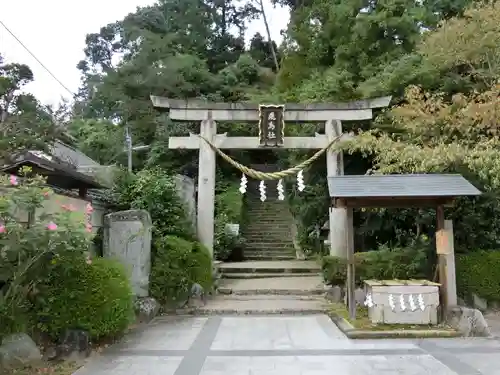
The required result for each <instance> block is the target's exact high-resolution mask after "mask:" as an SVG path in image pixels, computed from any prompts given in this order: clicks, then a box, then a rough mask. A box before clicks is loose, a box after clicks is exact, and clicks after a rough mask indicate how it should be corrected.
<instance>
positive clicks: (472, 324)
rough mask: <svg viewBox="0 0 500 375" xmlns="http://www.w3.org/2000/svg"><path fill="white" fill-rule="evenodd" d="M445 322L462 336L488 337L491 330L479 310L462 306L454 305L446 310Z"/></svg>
mask: <svg viewBox="0 0 500 375" xmlns="http://www.w3.org/2000/svg"><path fill="white" fill-rule="evenodd" d="M446 321H447V323H448V324H449V325H450V326H451V327H453V328H455V329H456V330H458V331H459V332H460V333H462V335H463V336H464V337H489V336H491V330H490V328H489V327H488V323H487V322H486V320H485V319H484V316H483V314H482V313H481V311H479V310H477V309H471V308H469V307H464V306H455V307H452V308H451V309H450V311H448V313H447V316H446Z"/></svg>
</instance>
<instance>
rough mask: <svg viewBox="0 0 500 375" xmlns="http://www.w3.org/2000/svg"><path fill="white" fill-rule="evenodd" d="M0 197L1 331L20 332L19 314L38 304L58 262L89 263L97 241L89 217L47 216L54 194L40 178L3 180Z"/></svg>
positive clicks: (69, 211) (64, 212) (65, 210)
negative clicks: (67, 259)
mask: <svg viewBox="0 0 500 375" xmlns="http://www.w3.org/2000/svg"><path fill="white" fill-rule="evenodd" d="M23 172H24V173H25V174H26V175H28V172H29V170H28V169H25V170H24V171H23ZM0 191H1V193H0V331H1V330H3V331H4V332H5V331H12V330H15V329H18V328H17V327H15V325H16V324H17V322H16V321H15V319H13V318H14V317H18V316H19V312H18V311H16V309H19V308H20V307H23V306H24V305H25V304H26V303H27V302H28V301H29V300H30V299H32V298H36V296H37V294H38V291H39V289H40V287H41V285H42V284H43V281H44V277H45V275H47V274H48V273H49V272H50V270H51V268H53V267H55V266H56V265H57V263H58V259H60V258H61V257H63V256H68V255H71V256H75V257H78V258H81V262H82V263H84V264H86V265H89V263H91V260H90V258H89V256H88V254H89V250H90V246H91V244H92V237H93V235H92V233H91V231H89V229H88V218H87V216H86V213H80V212H77V211H75V210H74V208H73V207H69V206H62V207H61V209H60V210H56V211H57V212H55V213H52V214H44V213H43V210H42V208H43V207H44V204H45V202H46V201H47V200H48V199H51V197H52V196H53V191H52V190H51V189H50V188H48V187H47V186H46V185H45V181H44V179H43V178H42V177H38V176H37V177H25V178H18V177H16V176H13V175H12V176H0ZM88 210H89V209H88ZM88 210H87V211H88ZM89 266H90V265H89ZM9 319H10V320H9ZM0 333H1V332H0Z"/></svg>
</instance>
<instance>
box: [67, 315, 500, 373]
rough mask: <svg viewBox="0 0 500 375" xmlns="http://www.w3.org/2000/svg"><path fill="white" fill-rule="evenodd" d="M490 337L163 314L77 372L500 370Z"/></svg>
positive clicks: (323, 319) (315, 320)
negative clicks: (351, 335) (360, 331)
mask: <svg viewBox="0 0 500 375" xmlns="http://www.w3.org/2000/svg"><path fill="white" fill-rule="evenodd" d="M499 350H500V343H499V341H498V340H494V339H488V338H475V339H469V338H458V339H456V338H454V339H419V340H408V339H403V340H349V339H347V338H346V337H345V336H344V335H343V334H342V332H340V330H339V329H338V328H337V327H336V326H335V325H334V324H333V323H332V322H331V320H330V319H329V318H328V317H327V316H326V315H322V314H318V315H310V316H213V317H192V316H177V317H160V318H157V319H155V320H154V321H153V322H152V324H150V325H148V326H146V328H145V329H144V330H143V331H142V332H137V333H135V334H132V335H130V336H129V337H128V338H127V340H124V341H123V342H122V343H119V344H116V345H114V346H112V347H111V348H110V349H109V350H106V351H105V352H104V353H103V354H102V355H101V356H100V357H97V358H96V359H93V360H92V361H91V362H89V363H88V364H87V365H86V366H85V367H84V368H82V369H80V370H78V371H77V372H76V373H75V374H76V375H125V374H126V375H139V374H140V375H149V374H151V375H153V374H155V375H156V374H162V375H163V374H166V375H200V374H201V375H228V374H231V375H255V374H259V375H260V374H263V375H283V374H287V375H290V374H291V375H327V374H328V375H331V374H332V373H336V374H339V375H340V374H341V375H343V374H349V375H388V374H391V375H396V374H405V375H429V374H436V375H500V356H499V355H498V354H499V353H500V351H499Z"/></svg>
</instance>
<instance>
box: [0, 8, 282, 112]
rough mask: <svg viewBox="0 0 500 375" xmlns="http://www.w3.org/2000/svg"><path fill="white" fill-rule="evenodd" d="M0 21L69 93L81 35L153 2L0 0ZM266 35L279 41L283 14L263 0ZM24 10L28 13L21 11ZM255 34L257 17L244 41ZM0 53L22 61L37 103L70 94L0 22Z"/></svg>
mask: <svg viewBox="0 0 500 375" xmlns="http://www.w3.org/2000/svg"><path fill="white" fill-rule="evenodd" d="M2 3H3V4H2V11H1V13H0V21H2V22H3V23H4V24H5V25H6V26H7V27H8V28H9V29H10V31H12V33H14V35H15V36H16V37H17V38H18V39H19V40H20V41H21V42H22V43H24V45H25V46H26V47H27V48H28V49H29V50H30V51H31V52H32V53H33V54H34V55H35V56H36V57H37V58H38V59H39V60H40V61H41V62H42V63H43V64H44V65H45V66H46V67H47V68H48V69H49V70H50V71H51V72H52V73H53V74H54V75H55V76H56V77H57V79H59V80H60V81H61V82H62V83H63V84H64V85H65V86H66V87H67V88H68V89H69V90H70V91H71V92H77V90H78V87H79V85H80V72H79V71H78V69H77V68H76V64H77V63H78V61H80V60H81V59H83V57H84V54H83V49H84V48H85V36H86V35H87V34H89V33H95V32H98V31H99V29H100V28H101V27H102V26H104V25H106V24H108V23H111V22H115V21H117V20H121V19H123V18H124V17H125V16H126V15H127V14H129V13H131V12H134V11H135V9H136V8H137V7H140V6H147V5H152V4H154V3H155V1H154V0H86V1H68V0H44V1H39V0H16V1H4V2H2ZM264 3H265V10H266V16H267V18H268V22H269V25H270V29H271V36H272V38H273V39H274V40H275V41H277V42H278V43H279V42H280V41H281V39H282V38H281V35H280V31H281V30H282V29H285V28H286V26H287V24H288V20H289V16H288V12H287V11H286V10H285V9H283V8H279V7H278V8H273V6H272V5H271V3H270V1H269V0H264ZM27 10H29V11H27ZM256 32H260V33H261V34H262V35H266V32H265V27H264V22H263V21H262V19H260V20H254V21H252V22H251V23H250V25H249V26H248V30H247V39H248V38H250V37H251V36H252V35H254V34H255V33H256ZM0 54H1V55H2V56H3V57H4V60H5V61H6V62H9V63H10V62H18V63H23V64H27V65H29V66H30V68H31V69H32V71H33V74H34V76H35V80H34V82H32V83H30V84H28V85H27V86H26V89H25V91H27V92H30V93H32V94H34V95H35V96H36V97H37V98H38V99H39V100H40V101H41V102H42V103H43V104H47V105H57V104H58V103H59V102H60V101H61V98H62V97H64V98H67V99H70V98H71V94H70V93H69V92H68V91H67V90H65V89H64V88H63V87H62V86H61V85H60V84H59V83H58V82H57V81H56V80H55V79H54V78H52V77H51V76H50V74H49V73H47V72H46V71H45V70H44V69H43V68H42V67H41V66H40V64H38V63H37V62H36V60H35V59H34V58H33V57H31V56H30V54H29V53H28V52H27V51H26V50H25V49H24V48H23V47H22V46H21V45H20V44H19V43H18V42H17V41H16V40H15V39H14V38H13V37H12V36H11V35H10V34H9V33H8V32H7V30H5V28H3V26H2V25H0Z"/></svg>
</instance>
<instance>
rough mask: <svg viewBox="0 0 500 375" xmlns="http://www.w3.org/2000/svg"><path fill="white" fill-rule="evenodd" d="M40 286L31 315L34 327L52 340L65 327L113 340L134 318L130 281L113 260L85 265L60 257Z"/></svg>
mask: <svg viewBox="0 0 500 375" xmlns="http://www.w3.org/2000/svg"><path fill="white" fill-rule="evenodd" d="M55 261H56V260H55ZM42 285H43V288H42V289H41V290H40V292H39V294H38V296H37V298H36V301H35V302H34V314H35V319H36V321H37V322H38V323H37V325H38V328H39V329H40V330H41V331H42V332H46V333H48V334H49V335H50V336H51V337H52V338H58V337H59V336H60V335H61V333H62V332H63V331H64V330H65V329H67V328H75V329H83V330H86V331H89V333H90V335H91V337H92V338H100V337H113V336H117V335H119V334H120V333H122V332H123V331H124V330H125V329H127V327H128V325H129V324H130V323H131V322H132V320H133V318H134V307H133V296H132V289H131V286H130V282H129V279H128V276H127V273H126V271H125V269H124V267H123V266H122V265H121V264H120V263H118V262H117V261H114V260H111V259H105V258H95V259H94V260H93V261H92V263H91V264H88V263H87V261H86V260H85V258H83V257H81V256H80V257H79V256H72V257H70V256H66V257H61V258H59V259H57V263H56V266H55V267H54V268H53V269H52V270H51V271H50V273H49V274H48V276H47V278H46V280H44V282H43V284H42Z"/></svg>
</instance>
